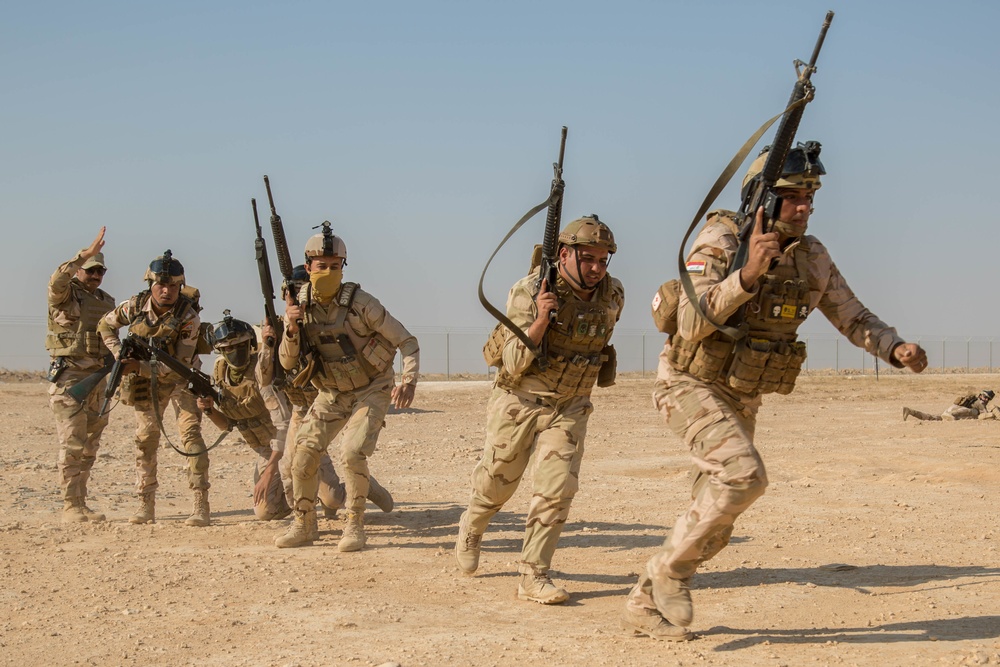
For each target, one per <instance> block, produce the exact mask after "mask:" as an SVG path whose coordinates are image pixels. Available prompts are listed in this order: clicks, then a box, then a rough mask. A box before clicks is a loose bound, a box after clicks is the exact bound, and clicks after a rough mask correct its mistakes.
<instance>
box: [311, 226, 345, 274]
mask: <svg viewBox="0 0 1000 667" xmlns="http://www.w3.org/2000/svg"><path fill="white" fill-rule="evenodd" d="M330 226H331V225H330V221H329V220H324V221H323V224H322V225H317V227H322V228H323V231H322V232H321V233H320V234H315V235H314V236H310V237H309V240H308V241H306V263H307V264H308V263H309V262H310V261H311V260H312V258H313V257H340V258H341V259H343V260H344V266H347V244H346V243H344V240H343V239H341V238H340V237H339V236H335V235H334V234H333V232H332V231H331V229H330ZM313 229H316V227H313Z"/></svg>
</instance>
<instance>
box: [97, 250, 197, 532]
mask: <svg viewBox="0 0 1000 667" xmlns="http://www.w3.org/2000/svg"><path fill="white" fill-rule="evenodd" d="M144 279H145V280H146V282H147V284H148V286H149V288H148V289H147V290H145V291H143V292H140V293H139V294H137V295H135V296H133V297H132V298H131V299H129V300H128V301H124V302H123V303H121V304H119V305H118V307H117V308H115V309H114V310H112V311H111V312H109V313H108V314H107V315H105V316H104V318H103V319H102V320H101V322H100V323H99V324H98V327H97V330H98V333H99V334H100V335H101V337H102V338H103V340H104V343H105V345H107V346H108V348H109V349H110V350H111V352H112V354H114V355H115V358H118V356H119V354H120V351H121V346H122V344H121V341H120V340H119V339H118V330H119V329H120V328H121V327H123V326H127V327H128V331H129V333H134V334H135V335H137V336H140V337H142V338H146V339H151V340H152V341H153V342H154V343H155V344H156V345H157V346H158V347H161V348H162V349H163V350H165V351H166V352H167V353H168V354H170V355H171V356H173V357H175V358H176V359H178V360H180V361H181V362H182V363H185V364H188V365H189V366H197V365H198V359H197V355H198V353H199V341H200V340H201V339H202V335H201V334H202V331H201V319H200V318H199V316H198V310H199V307H198V304H197V301H196V297H197V290H194V289H193V288H187V287H186V286H185V277H184V267H183V265H181V263H180V262H179V261H178V260H177V259H175V258H174V257H173V254H172V253H171V252H170V251H169V250H167V251H166V252H164V253H163V255H161V256H160V257H157V258H156V259H154V260H153V261H152V262H150V264H149V268H148V269H146V273H145V275H144ZM185 292H187V293H185ZM188 294H190V295H191V296H188ZM201 351H202V352H208V350H207V349H204V348H202V349H201ZM154 390H155V391H154ZM119 398H120V400H121V402H122V403H123V404H125V405H129V406H132V407H133V408H134V409H135V416H136V430H135V456H136V458H135V469H136V492H137V493H138V495H139V510H138V511H137V512H136V513H135V514H134V515H133V516H132V517H131V518H130V519H129V521H130V522H131V523H136V524H143V523H151V522H153V521H155V520H156V511H155V510H156V489H157V487H158V486H159V484H158V482H157V477H156V471H157V449H158V447H159V445H160V430H161V428H162V419H163V412H164V410H165V409H166V406H167V402H168V401H169V400H170V399H171V398H173V400H174V403H175V409H176V410H177V417H178V419H177V421H178V426H179V428H180V432H181V443H182V447H184V451H185V452H186V453H187V454H188V486H189V487H190V488H191V489H192V491H193V492H194V508H193V511H192V513H191V516H189V517H188V518H187V519H186V520H185V522H184V523H185V524H186V525H189V526H207V525H208V524H209V522H210V508H209V504H208V488H209V483H208V465H209V462H208V454H207V449H206V447H205V441H204V439H203V438H202V435H201V411H200V410H199V409H198V406H197V403H196V400H197V399H195V397H194V395H192V394H191V393H190V392H189V391H187V390H186V389H185V387H183V386H181V384H180V378H179V376H177V375H176V374H175V373H173V372H171V371H170V369H169V368H167V367H166V366H164V365H163V364H161V363H159V362H157V363H156V364H151V363H150V362H148V361H138V360H135V359H131V360H126V361H125V362H124V364H123V380H122V383H121V386H120V387H119Z"/></svg>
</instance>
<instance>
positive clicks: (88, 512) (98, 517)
mask: <svg viewBox="0 0 1000 667" xmlns="http://www.w3.org/2000/svg"><path fill="white" fill-rule="evenodd" d="M80 504H81V505H82V509H83V514H84V516H86V517H87V521H95V522H96V521H104V519H106V518H107V517H105V516H104V512H95V511H94V510H92V509H90V508H89V507H87V501H86V500H85V499H83V498H80Z"/></svg>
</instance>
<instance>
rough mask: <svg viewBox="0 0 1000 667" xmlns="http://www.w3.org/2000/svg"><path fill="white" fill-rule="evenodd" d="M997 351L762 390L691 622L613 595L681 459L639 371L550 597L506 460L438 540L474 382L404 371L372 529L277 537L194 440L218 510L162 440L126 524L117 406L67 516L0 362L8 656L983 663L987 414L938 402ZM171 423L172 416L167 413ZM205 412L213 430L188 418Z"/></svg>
mask: <svg viewBox="0 0 1000 667" xmlns="http://www.w3.org/2000/svg"><path fill="white" fill-rule="evenodd" d="M998 385H1000V382H997V376H995V375H931V376H928V377H920V378H917V377H913V376H891V377H885V376H883V377H882V378H881V380H879V381H876V380H875V379H874V378H873V377H870V376H868V377H847V376H834V377H807V378H803V379H802V380H801V382H800V387H799V388H798V390H797V391H796V393H795V394H794V395H793V396H789V397H772V398H770V400H767V401H766V403H765V405H764V407H763V408H762V410H761V413H760V419H759V426H758V447H759V448H760V450H761V451H762V453H763V455H764V458H765V461H766V462H767V465H768V472H769V477H770V479H771V486H770V488H769V489H768V491H767V493H766V495H765V496H764V497H763V498H762V499H761V500H759V501H758V502H757V504H755V505H754V506H753V507H752V508H751V509H750V510H749V511H748V512H747V513H746V514H745V515H744V516H743V517H742V519H741V520H740V522H739V523H738V524H737V530H736V532H735V534H734V539H733V541H732V544H731V545H730V547H729V548H728V549H726V550H725V551H723V552H722V553H721V554H720V555H719V556H718V557H717V558H716V559H715V560H714V561H712V562H710V563H708V564H706V566H705V567H704V568H703V570H702V571H701V573H700V574H699V575H698V576H697V577H696V578H695V580H694V585H693V587H694V591H693V594H694V600H695V622H694V625H693V628H692V629H693V630H695V631H696V633H697V638H696V639H695V640H694V641H691V642H688V643H683V644H669V643H658V642H654V641H652V640H649V639H640V638H631V637H627V636H624V635H623V633H622V631H621V630H620V629H619V625H618V616H619V612H620V610H621V608H622V605H623V602H624V596H625V594H626V593H627V592H628V590H629V588H630V587H631V585H632V584H633V582H634V581H635V578H636V573H637V572H638V571H639V569H640V568H641V567H642V566H643V563H644V562H645V560H646V558H647V557H648V556H649V555H650V554H651V553H653V552H654V551H655V550H656V549H657V547H658V545H659V544H660V543H661V542H662V540H663V538H664V535H665V533H666V530H667V527H668V526H670V525H672V523H673V521H674V518H675V517H676V516H677V515H678V514H679V513H680V512H681V511H682V510H683V509H684V507H685V506H686V499H687V498H688V493H689V487H688V484H689V482H688V469H689V464H688V460H687V457H686V455H685V452H684V451H683V450H682V447H681V446H680V444H679V442H678V441H677V439H676V438H674V437H673V436H672V435H670V434H669V433H668V432H667V431H666V430H665V428H664V427H663V426H662V424H661V423H660V421H659V416H658V415H657V414H656V413H655V412H653V410H652V409H651V407H650V399H649V390H650V380H648V379H646V380H638V379H634V380H624V381H622V382H620V383H619V385H618V386H617V387H614V388H612V389H604V390H598V391H597V392H596V394H595V397H594V402H595V404H596V411H595V413H594V416H593V418H592V421H591V428H590V434H589V436H588V440H587V454H586V458H585V459H584V467H583V472H582V475H581V484H580V487H581V488H580V492H579V495H578V496H577V498H576V502H575V504H574V507H573V511H572V513H571V516H570V522H569V523H568V524H567V526H566V530H565V533H564V535H563V538H562V541H561V543H560V548H559V551H558V552H557V553H556V558H555V562H554V564H553V565H554V570H555V572H554V575H555V579H556V581H557V583H560V584H561V585H563V586H565V587H566V588H567V589H568V590H569V591H570V592H571V594H572V599H571V600H570V602H569V603H567V604H565V605H562V606H558V607H545V606H542V605H538V604H534V603H530V602H520V601H518V600H517V599H516V598H515V591H516V587H517V578H516V574H515V564H514V563H515V561H516V560H517V558H518V554H519V550H520V541H521V535H522V531H523V520H524V512H525V510H526V507H527V500H528V493H527V487H528V485H527V484H522V488H521V489H520V490H519V491H518V493H517V495H516V496H515V497H514V499H513V500H512V501H511V502H510V503H509V504H508V506H507V508H506V511H504V512H502V513H500V514H499V515H497V517H496V519H495V521H494V523H493V525H492V527H491V530H490V532H488V533H487V536H486V539H485V542H484V549H483V556H482V564H481V568H480V571H479V573H478V575H477V576H475V577H467V576H464V575H462V574H460V573H459V571H458V569H457V567H456V565H455V561H454V556H453V554H452V548H453V546H454V539H455V534H456V529H457V522H458V518H459V514H460V513H461V511H462V509H463V507H464V503H465V500H466V498H467V495H468V488H467V485H468V478H469V474H470V473H471V471H472V468H473V466H474V464H475V462H476V461H477V458H478V455H479V451H480V448H481V442H482V429H483V423H484V407H485V403H486V398H487V395H488V391H489V387H488V385H487V384H486V383H485V382H452V383H433V382H429V383H424V384H422V385H421V386H420V387H419V389H418V393H417V401H416V402H415V407H414V408H413V409H410V410H408V411H406V412H404V413H397V414H391V415H390V416H389V418H388V426H387V428H386V430H385V431H384V432H383V434H382V438H381V441H380V443H379V451H378V452H376V454H375V456H374V457H373V459H372V469H373V471H374V472H375V474H376V475H377V476H378V477H379V478H380V479H381V480H382V482H383V483H384V484H385V485H386V486H388V487H389V488H390V489H391V491H392V492H393V494H394V495H395V497H396V509H395V510H394V511H393V512H391V513H390V514H383V513H381V512H379V511H378V510H376V509H375V508H373V507H372V508H370V512H369V514H368V519H369V522H368V534H369V540H368V544H369V546H368V547H367V548H366V549H365V550H363V551H361V552H358V553H352V554H341V553H338V552H337V550H336V544H337V540H338V538H339V535H340V528H341V525H340V522H339V521H331V520H325V519H321V520H320V531H321V539H320V541H319V542H318V543H317V544H316V545H315V546H312V547H307V548H300V549H288V550H278V549H276V548H275V547H274V546H273V544H272V540H273V539H274V537H275V536H276V535H278V534H280V533H281V532H283V531H284V529H285V526H286V525H287V522H286V521H281V522H273V523H262V522H259V521H256V520H254V518H253V515H252V513H251V510H250V483H249V478H250V474H251V470H252V465H253V456H252V454H251V452H250V451H249V449H248V448H247V447H246V446H245V445H243V444H242V443H241V442H239V441H238V440H236V439H233V440H232V441H227V443H225V444H223V445H222V446H220V447H219V449H217V450H216V451H215V452H213V454H212V459H211V461H212V467H211V479H212V483H213V487H212V491H211V502H212V510H213V515H212V519H213V524H212V526H210V527H208V528H189V527H185V526H184V525H183V519H184V518H185V517H186V516H187V515H188V513H189V510H190V504H191V498H190V493H189V491H188V490H187V484H186V481H185V477H184V473H183V469H182V465H183V461H182V460H181V457H180V456H178V455H177V454H175V453H174V452H173V451H172V450H170V449H161V451H160V461H161V464H160V493H159V496H158V504H157V523H156V524H153V525H148V526H132V525H130V524H128V523H127V518H128V516H129V515H130V514H131V513H132V511H133V510H134V509H135V504H136V502H135V499H134V496H133V493H132V479H133V473H132V467H133V464H132V458H131V457H132V454H131V437H130V434H131V430H132V424H133V421H132V419H133V418H132V415H131V414H130V413H128V412H127V411H126V409H125V408H124V407H119V408H117V409H116V410H115V411H114V412H113V414H112V419H111V424H110V426H109V429H108V431H107V432H106V434H105V441H104V446H103V447H102V449H101V453H100V458H99V460H98V462H97V465H96V466H95V469H94V476H93V479H92V481H91V491H92V494H93V498H92V500H91V503H90V504H91V506H93V507H95V508H97V509H100V510H102V511H104V512H106V513H107V514H108V518H109V521H107V522H105V523H100V524H76V525H68V526H66V525H62V524H61V523H60V509H61V500H60V495H59V492H58V490H57V488H56V484H57V482H56V465H55V463H56V444H55V438H54V432H55V429H54V426H53V421H52V417H51V414H50V413H49V411H48V408H47V403H46V397H45V386H44V385H43V384H42V383H40V382H38V381H37V380H35V381H28V382H7V383H4V384H0V397H2V405H3V408H2V410H0V433H2V435H0V438H2V446H0V581H2V586H0V663H2V664H3V665H19V666H20V665H77V664H79V665H185V664H191V665H281V666H293V665H302V666H305V665H314V664H322V665H383V664H385V663H398V664H399V665H402V666H403V667H411V666H413V665H663V664H677V665H721V664H740V665H770V666H777V665H803V664H817V665H839V664H843V665H974V664H1000V554H998V551H997V544H998V541H1000V529H998V527H997V520H998V516H1000V511H998V509H997V507H998V502H997V489H998V481H1000V423H998V422H977V421H972V422H951V423H948V422H944V423H934V422H928V423H921V422H913V421H907V422H903V421H902V420H901V414H900V413H901V407H902V406H903V405H909V406H911V407H919V408H922V409H924V410H927V411H936V412H940V411H941V410H943V409H944V408H945V407H946V406H947V405H948V404H950V402H951V400H952V398H953V397H954V396H955V395H956V394H958V393H961V392H964V391H966V390H979V389H981V388H984V387H992V388H994V389H998V388H1000V386H998ZM167 427H168V432H170V433H171V434H173V433H174V432H175V431H173V423H172V420H169V421H168V423H167ZM205 432H206V435H207V436H208V435H214V434H215V433H216V430H215V429H214V427H212V426H210V425H208V426H206V429H205Z"/></svg>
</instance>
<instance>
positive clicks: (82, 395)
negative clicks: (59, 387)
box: [59, 352, 115, 405]
mask: <svg viewBox="0 0 1000 667" xmlns="http://www.w3.org/2000/svg"><path fill="white" fill-rule="evenodd" d="M59 358H62V357H59ZM114 365H115V358H114V356H112V354H111V353H110V352H109V353H108V354H107V355H106V356H105V357H104V366H103V367H101V368H100V369H99V370H97V371H94V372H93V373H91V374H90V375H88V376H87V377H85V378H83V379H82V380H80V381H79V382H77V383H76V384H75V385H73V386H72V387H70V388H69V389H67V390H66V395H67V396H69V397H70V398H72V399H73V400H74V401H76V402H77V403H79V404H80V405H83V402H84V401H86V400H87V397H88V396H90V392H92V391H94V389H96V388H97V385H99V384H100V383H101V380H103V379H104V378H105V376H107V374H108V373H110V372H111V369H112V368H114Z"/></svg>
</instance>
